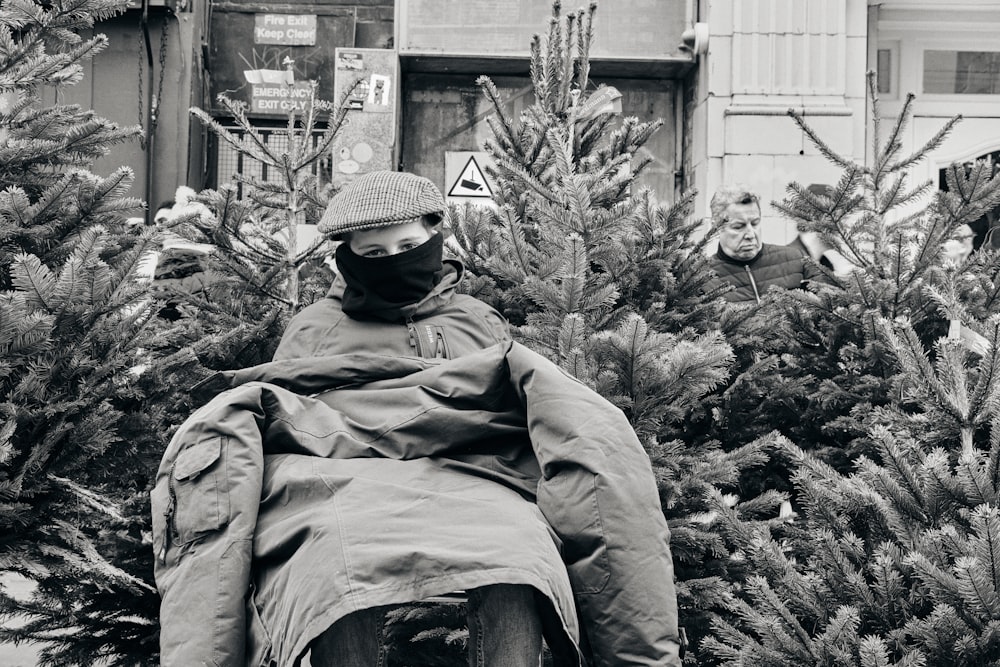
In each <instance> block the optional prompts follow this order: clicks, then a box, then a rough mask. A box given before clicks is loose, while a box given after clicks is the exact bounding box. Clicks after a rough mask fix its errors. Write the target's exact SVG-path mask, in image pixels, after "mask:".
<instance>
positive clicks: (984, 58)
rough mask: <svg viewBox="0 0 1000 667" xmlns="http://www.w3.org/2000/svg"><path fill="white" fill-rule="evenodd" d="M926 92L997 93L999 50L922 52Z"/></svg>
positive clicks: (943, 93) (999, 82)
mask: <svg viewBox="0 0 1000 667" xmlns="http://www.w3.org/2000/svg"><path fill="white" fill-rule="evenodd" d="M923 91H924V92H925V93H934V94H942V95H997V94H1000V51H932V50H928V51H924V86H923Z"/></svg>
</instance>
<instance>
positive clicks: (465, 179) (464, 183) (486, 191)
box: [448, 155, 493, 198]
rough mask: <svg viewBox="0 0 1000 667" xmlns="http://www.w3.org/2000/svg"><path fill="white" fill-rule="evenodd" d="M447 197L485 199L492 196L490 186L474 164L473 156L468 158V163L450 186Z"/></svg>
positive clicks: (474, 158)
mask: <svg viewBox="0 0 1000 667" xmlns="http://www.w3.org/2000/svg"><path fill="white" fill-rule="evenodd" d="M448 196H449V197H485V198H490V197H492V196H493V191H492V190H490V184H489V183H488V182H487V181H486V177H485V176H483V170H482V169H480V168H479V163H478V162H476V156H475V155H471V156H469V161H468V162H466V163H465V166H464V167H462V172H461V173H460V174H459V176H458V178H457V179H455V183H454V184H452V186H451V189H450V190H448Z"/></svg>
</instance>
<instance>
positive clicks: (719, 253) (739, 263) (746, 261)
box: [715, 243, 767, 266]
mask: <svg viewBox="0 0 1000 667" xmlns="http://www.w3.org/2000/svg"><path fill="white" fill-rule="evenodd" d="M766 245H767V244H766V243H761V244H760V250H758V251H757V254H756V255H754V256H753V257H751V258H750V259H736V258H735V257H730V256H729V255H727V254H726V253H724V252H723V251H722V246H721V245H720V246H719V247H718V248H717V249H716V251H715V254H716V255H717V256H718V257H719V259H721V260H722V261H723V262H726V263H727V264H735V265H736V266H750V265H751V264H753V263H754V262H756V261H757V260H758V259H759V258H760V256H761V254H763V252H764V247H765V246H766Z"/></svg>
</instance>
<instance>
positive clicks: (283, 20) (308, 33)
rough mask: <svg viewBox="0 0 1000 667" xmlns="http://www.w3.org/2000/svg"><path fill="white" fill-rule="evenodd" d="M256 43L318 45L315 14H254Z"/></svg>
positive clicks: (254, 38) (254, 40) (254, 39)
mask: <svg viewBox="0 0 1000 667" xmlns="http://www.w3.org/2000/svg"><path fill="white" fill-rule="evenodd" d="M253 43H254V44H285V45H287V46H315V45H316V15H315V14H254V17H253Z"/></svg>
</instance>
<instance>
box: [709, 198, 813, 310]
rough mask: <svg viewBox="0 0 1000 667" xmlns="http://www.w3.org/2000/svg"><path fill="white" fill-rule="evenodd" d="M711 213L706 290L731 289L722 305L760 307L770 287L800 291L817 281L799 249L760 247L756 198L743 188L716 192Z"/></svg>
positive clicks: (757, 199) (768, 244)
mask: <svg viewBox="0 0 1000 667" xmlns="http://www.w3.org/2000/svg"><path fill="white" fill-rule="evenodd" d="M711 212H712V224H713V226H714V227H715V229H716V230H718V234H719V248H718V250H717V251H716V253H715V255H714V256H713V257H712V259H711V267H712V269H713V270H714V271H715V273H716V278H715V280H713V281H711V282H710V283H709V285H708V287H709V288H710V289H711V288H713V287H716V286H718V285H721V284H729V285H732V287H733V289H732V290H730V291H728V292H726V293H725V295H724V297H725V298H726V300H728V301H732V302H743V303H745V302H756V303H760V299H761V296H762V295H763V294H764V292H765V291H766V290H768V289H770V288H772V287H776V286H777V287H782V288H785V289H794V288H800V287H804V286H805V284H806V283H808V282H809V281H810V280H814V279H817V278H820V279H821V278H822V277H823V274H822V272H821V271H820V270H819V269H818V268H817V267H816V266H815V265H814V264H813V263H811V262H810V261H809V260H808V259H806V258H805V257H804V256H803V254H802V252H801V251H800V250H797V249H795V248H791V247H788V246H781V245H772V244H770V243H764V242H763V240H762V239H761V229H760V222H761V210H760V198H759V197H758V196H757V195H756V193H754V192H752V191H750V189H749V188H748V187H747V186H745V185H741V184H735V185H729V186H725V187H723V188H721V189H719V190H718V191H717V192H716V193H715V195H714V196H713V197H712V202H711Z"/></svg>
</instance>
